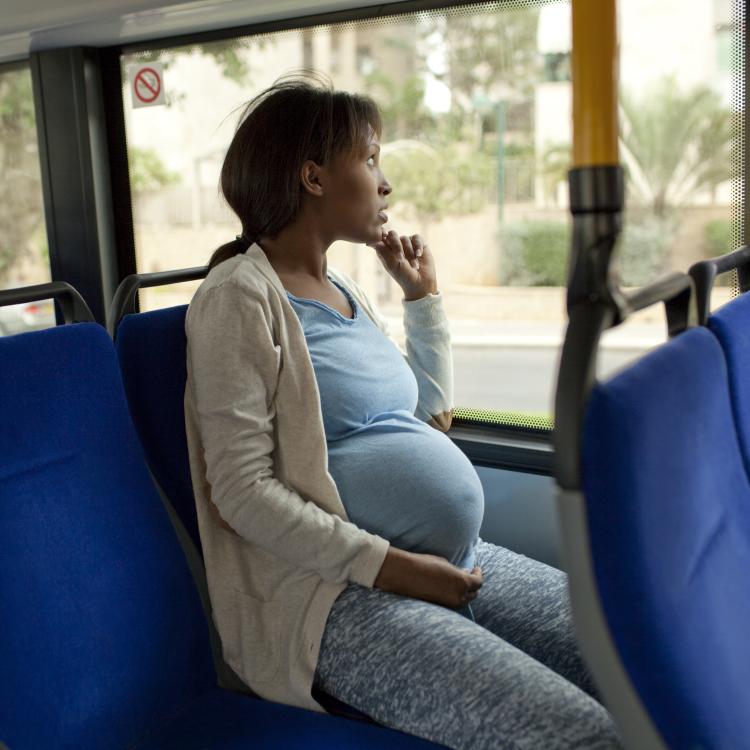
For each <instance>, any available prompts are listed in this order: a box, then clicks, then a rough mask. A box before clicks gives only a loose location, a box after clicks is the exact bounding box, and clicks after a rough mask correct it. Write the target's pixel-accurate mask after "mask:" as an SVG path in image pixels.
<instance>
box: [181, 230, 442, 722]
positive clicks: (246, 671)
mask: <svg viewBox="0 0 750 750" xmlns="http://www.w3.org/2000/svg"><path fill="white" fill-rule="evenodd" d="M364 251H365V250H363V252H364ZM328 272H329V273H330V275H331V276H332V277H333V278H335V279H336V280H337V281H338V282H340V283H341V284H342V285H343V286H345V287H346V288H347V289H348V290H349V291H350V292H351V294H352V296H353V297H354V298H355V299H356V301H357V303H358V304H359V305H360V307H361V309H362V310H364V311H365V312H366V313H367V314H368V315H369V316H370V317H371V318H372V319H373V321H375V323H376V325H378V326H379V327H380V328H381V330H383V332H384V333H385V334H386V335H387V328H386V327H385V322H384V321H383V319H382V318H381V317H380V316H379V315H378V314H377V313H376V312H375V310H374V309H373V308H372V306H371V305H370V303H369V301H368V300H367V298H366V295H365V294H364V292H363V291H362V290H361V289H360V288H359V287H358V286H357V285H356V284H355V283H354V281H353V280H352V279H350V278H349V277H348V276H346V275H345V274H342V273H340V272H338V271H336V270H335V269H333V268H331V267H330V266H329V267H328ZM403 306H404V325H405V332H406V352H404V351H403V350H402V354H404V356H405V357H406V358H407V361H408V362H409V364H410V366H411V367H412V369H413V370H414V372H415V376H416V377H417V382H418V385H419V406H418V408H417V412H416V415H417V416H418V417H419V418H421V419H423V420H424V421H429V422H430V424H432V425H433V426H434V427H436V428H437V429H441V430H443V431H447V430H448V428H449V426H450V422H451V417H452V408H451V406H452V395H453V394H452V361H451V354H450V337H449V332H448V322H447V319H446V317H445V313H444V311H443V306H442V295H441V294H440V293H438V294H435V295H428V297H425V298H422V299H421V300H415V301H412V302H406V301H404V302H403ZM185 328H186V333H187V341H188V351H187V386H186V390H185V419H186V428H187V438H188V448H189V453H190V469H191V474H192V481H193V488H194V491H195V501H196V507H197V512H198V525H199V529H200V536H201V542H202V545H203V553H204V558H205V564H206V574H207V579H208V588H209V594H210V598H211V605H212V608H213V618H214V622H215V624H216V628H217V630H218V633H219V636H220V638H221V642H222V650H223V655H224V659H225V660H226V662H227V663H228V664H229V665H230V666H231V667H232V668H233V669H234V671H235V672H236V673H237V674H238V675H239V676H240V677H241V678H242V679H243V680H244V681H245V682H246V683H247V684H248V685H249V686H250V688H252V690H253V691H255V692H256V693H257V694H258V695H260V696H261V697H263V698H267V699H269V700H273V701H278V702H280V703H286V704H290V705H294V706H300V707H303V708H308V709H312V710H315V711H323V709H322V707H321V706H320V705H319V704H318V703H317V702H316V701H315V700H314V699H313V698H312V696H311V693H310V691H311V688H312V682H313V677H314V673H315V667H316V664H317V660H318V654H319V650H320V642H321V639H322V636H323V630H324V628H325V623H326V618H327V616H328V612H329V611H330V608H331V605H332V604H333V602H334V600H335V599H336V597H337V596H338V595H339V593H340V592H341V591H342V590H343V589H344V588H346V586H347V583H348V582H349V581H352V582H355V583H358V584H360V585H362V586H368V587H370V586H372V585H373V582H374V580H375V578H376V577H377V574H378V572H379V571H380V567H381V565H382V563H383V560H384V558H385V555H386V552H387V551H388V542H387V541H386V540H385V539H383V538H381V537H379V536H376V535H373V534H370V533H368V532H366V531H364V530H362V529H360V528H358V527H357V526H355V525H354V524H352V523H350V522H349V521H348V520H347V516H346V512H345V510H344V506H343V504H342V502H341V498H340V496H339V494H338V491H337V489H336V485H335V483H334V481H333V478H332V477H331V475H330V474H329V473H328V455H327V446H326V439H325V431H324V428H323V418H322V414H321V409H320V396H319V392H318V387H317V382H316V380H315V373H314V370H313V367H312V362H311V360H310V355H309V352H308V349H307V344H306V342H305V338H304V332H303V330H302V326H301V324H300V322H299V320H298V318H297V315H296V313H295V312H294V309H293V308H292V306H291V304H290V303H289V300H288V299H287V296H286V290H285V289H284V286H283V285H282V283H281V280H280V279H279V277H278V275H277V274H276V272H275V271H274V270H273V267H272V266H271V264H270V263H269V261H268V259H267V258H266V255H265V253H264V252H263V250H262V249H261V248H260V246H258V245H257V244H256V245H252V246H251V247H250V248H249V249H248V250H247V252H246V253H244V254H241V255H238V256H235V257H234V258H231V259H230V260H227V261H225V262H224V263H221V264H220V265H218V266H217V267H216V268H214V269H213V270H212V271H211V272H210V273H209V274H208V276H207V277H206V279H205V281H204V282H203V284H201V286H200V288H199V289H198V291H197V292H196V294H195V296H194V297H193V300H192V302H191V303H190V307H189V309H188V314H187V320H186V324H185ZM436 372H437V373H438V376H437V377H435V373H436ZM433 415H434V417H433Z"/></svg>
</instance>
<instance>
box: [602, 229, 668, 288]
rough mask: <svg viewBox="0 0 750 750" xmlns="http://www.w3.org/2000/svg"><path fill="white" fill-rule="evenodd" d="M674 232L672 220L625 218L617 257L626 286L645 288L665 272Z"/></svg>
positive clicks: (621, 278)
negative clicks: (644, 286) (645, 285)
mask: <svg viewBox="0 0 750 750" xmlns="http://www.w3.org/2000/svg"><path fill="white" fill-rule="evenodd" d="M673 231H674V227H673V225H672V223H671V222H670V220H669V219H665V218H660V217H658V216H654V215H653V214H647V215H646V216H641V217H638V218H636V217H628V216H626V217H625V220H624V221H623V230H622V234H621V235H620V242H619V246H618V248H617V249H616V256H615V257H616V259H617V260H616V263H617V264H618V268H619V269H620V282H621V283H622V284H623V285H624V286H643V285H644V284H648V283H650V282H651V281H654V279H656V278H658V277H659V276H661V275H662V274H663V273H665V272H666V270H667V265H668V263H667V248H668V246H669V243H670V240H671V238H672V234H673Z"/></svg>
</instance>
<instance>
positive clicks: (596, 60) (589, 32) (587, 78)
mask: <svg viewBox="0 0 750 750" xmlns="http://www.w3.org/2000/svg"><path fill="white" fill-rule="evenodd" d="M571 72H572V78H573V167H590V166H599V165H614V164H618V163H619V151H618V142H617V139H618V117H617V79H618V73H619V55H618V48H617V7H616V2H615V0H573V50H572V55H571Z"/></svg>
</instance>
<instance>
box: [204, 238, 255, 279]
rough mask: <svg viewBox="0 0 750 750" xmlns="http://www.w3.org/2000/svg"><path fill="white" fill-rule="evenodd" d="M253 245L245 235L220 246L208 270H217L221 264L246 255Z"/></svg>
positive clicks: (210, 261) (209, 263)
mask: <svg viewBox="0 0 750 750" xmlns="http://www.w3.org/2000/svg"><path fill="white" fill-rule="evenodd" d="M252 244H253V243H252V242H251V241H250V240H249V239H248V238H247V236H246V235H244V234H238V235H237V236H236V237H235V238H234V239H233V240H232V241H231V242H226V243H225V244H223V245H221V246H219V247H217V248H216V250H214V253H213V255H212V256H211V260H209V261H208V270H209V271H211V269H213V268H215V267H216V266H218V265H219V263H223V262H224V261H225V260H229V259H230V258H233V257H234V256H235V255H239V254H240V253H244V252H245V251H246V250H247V249H248V248H249V247H250V245H252Z"/></svg>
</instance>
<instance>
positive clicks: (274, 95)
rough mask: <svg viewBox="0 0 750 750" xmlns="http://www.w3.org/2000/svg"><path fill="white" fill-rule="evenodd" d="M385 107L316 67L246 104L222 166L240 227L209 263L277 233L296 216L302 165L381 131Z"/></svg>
mask: <svg viewBox="0 0 750 750" xmlns="http://www.w3.org/2000/svg"><path fill="white" fill-rule="evenodd" d="M381 127H382V126H381V118H380V112H379V111H378V107H377V105H376V104H375V102H374V101H373V100H372V99H370V98H369V97H367V96H362V95H359V94H349V93H347V92H345V91H335V90H334V89H333V86H332V85H331V83H330V81H329V80H328V79H326V78H324V77H323V76H320V75H316V74H310V73H307V74H304V75H300V74H294V75H293V76H285V77H283V78H280V79H278V80H277V81H276V82H275V83H274V84H273V85H272V86H271V87H269V88H267V89H266V90H265V91H263V92H261V93H260V94H258V96H256V97H255V98H254V99H252V100H251V101H250V102H249V103H248V104H247V106H246V107H245V109H244V111H243V113H242V117H241V118H240V124H239V126H238V127H237V131H236V132H235V134H234V138H233V139H232V142H231V143H230V144H229V149H228V150H227V154H226V156H225V157H224V164H223V165H222V168H221V178H220V187H221V192H222V194H223V195H224V198H225V199H226V201H227V203H228V204H229V205H230V207H231V208H232V210H233V211H234V212H235V213H236V214H237V216H238V217H239V219H240V222H241V223H242V234H241V235H238V237H237V238H236V239H235V240H232V241H231V242H228V243H227V244H225V245H222V246H221V247H219V248H218V249H217V250H215V251H214V253H213V255H212V256H211V260H210V261H209V264H208V265H209V269H211V268H213V267H214V266H216V265H218V264H219V263H221V262H222V261H225V260H227V259H228V258H231V257H232V256H234V255H238V254H239V253H242V252H244V251H245V250H247V248H248V247H249V246H250V245H251V244H252V243H253V242H257V241H258V240H259V239H260V238H261V237H275V236H276V235H277V234H278V233H279V232H280V231H281V230H282V229H283V228H284V227H286V226H287V225H288V224H290V223H291V222H292V221H294V219H295V218H296V217H297V215H298V213H299V211H300V207H301V200H302V187H301V185H300V170H301V168H302V165H303V164H304V163H305V162H306V161H307V160H312V161H314V162H315V163H316V164H320V165H321V166H323V165H326V164H327V163H329V161H330V159H331V158H332V157H334V156H336V155H338V154H340V153H345V152H347V151H353V150H355V149H358V148H360V147H362V148H364V147H365V146H366V144H367V141H368V138H369V135H370V131H371V130H372V131H374V132H375V133H376V134H378V135H380V131H381Z"/></svg>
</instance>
